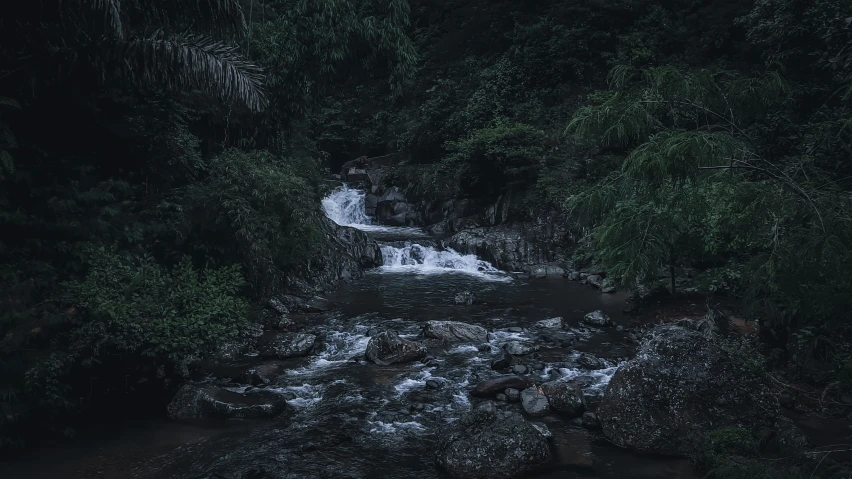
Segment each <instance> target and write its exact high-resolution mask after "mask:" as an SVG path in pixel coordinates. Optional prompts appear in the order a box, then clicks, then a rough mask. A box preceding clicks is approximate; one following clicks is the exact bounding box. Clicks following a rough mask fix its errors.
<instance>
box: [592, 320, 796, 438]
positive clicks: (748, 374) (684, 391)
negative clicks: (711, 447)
mask: <svg viewBox="0 0 852 479" xmlns="http://www.w3.org/2000/svg"><path fill="white" fill-rule="evenodd" d="M746 364H747V360H746V358H743V357H741V353H738V352H735V351H731V350H729V349H725V348H723V347H721V345H720V342H719V340H718V339H717V338H708V337H705V336H704V335H702V334H701V333H699V332H697V331H693V330H689V329H686V328H683V327H680V326H675V325H662V326H658V327H656V328H654V329H652V330H651V331H650V332H649V335H648V336H647V337H646V338H645V339H643V341H642V343H641V345H640V348H639V351H638V353H637V355H636V357H635V358H634V359H633V360H631V361H628V362H627V363H626V364H625V365H623V366H622V367H621V368H619V370H618V371H617V372H616V373H615V375H614V376H613V378H612V380H611V381H610V383H609V386H608V387H607V390H606V392H605V394H604V397H603V400H602V402H601V405H600V407H599V408H598V410H597V416H598V419H599V420H600V423H601V427H602V429H603V432H604V434H605V435H606V437H607V438H608V439H609V440H611V441H612V442H613V443H615V444H617V445H619V446H622V447H630V448H633V449H636V450H639V451H644V452H653V453H659V454H675V455H687V454H690V453H691V452H693V451H695V450H696V448H698V447H700V446H701V444H702V441H703V439H704V436H705V435H706V433H707V432H709V431H711V430H713V429H718V428H722V427H726V426H739V427H745V428H747V429H755V430H757V429H760V428H772V427H773V426H774V424H775V422H776V419H777V418H778V416H779V414H780V407H779V405H778V402H777V400H776V399H775V397H774V396H773V395H772V394H771V392H770V389H769V387H768V385H767V383H766V381H765V380H764V379H763V378H762V377H760V376H759V375H758V373H756V372H754V371H752V370H750V369H748V367H747V366H746Z"/></svg>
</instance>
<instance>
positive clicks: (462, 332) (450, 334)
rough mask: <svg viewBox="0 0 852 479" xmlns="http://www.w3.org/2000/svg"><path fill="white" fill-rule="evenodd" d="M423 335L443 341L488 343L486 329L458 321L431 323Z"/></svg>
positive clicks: (427, 324)
mask: <svg viewBox="0 0 852 479" xmlns="http://www.w3.org/2000/svg"><path fill="white" fill-rule="evenodd" d="M423 335H424V336H426V337H427V338H433V339H440V340H443V341H472V342H477V343H485V342H488V331H487V330H486V329H485V328H483V327H482V326H476V325H473V324H467V323H461V322H458V321H429V322H427V323H426V326H425V327H424V328H423Z"/></svg>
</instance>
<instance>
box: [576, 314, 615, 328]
mask: <svg viewBox="0 0 852 479" xmlns="http://www.w3.org/2000/svg"><path fill="white" fill-rule="evenodd" d="M583 322H584V323H586V324H588V325H591V326H612V320H611V319H609V316H607V315H605V314H604V313H603V311H600V310H598V311H592V312H591V313H588V314H586V315H585V316H583Z"/></svg>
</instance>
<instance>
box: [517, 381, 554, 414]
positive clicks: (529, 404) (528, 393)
mask: <svg viewBox="0 0 852 479" xmlns="http://www.w3.org/2000/svg"><path fill="white" fill-rule="evenodd" d="M521 407H523V408H524V412H525V413H527V414H529V415H530V416H532V417H541V416H544V415H545V414H547V412H548V411H549V410H550V404H549V403H548V402H547V397H546V396H545V395H544V393H542V392H541V391H539V390H538V388H535V387H533V388H527V389H524V390H523V391H521Z"/></svg>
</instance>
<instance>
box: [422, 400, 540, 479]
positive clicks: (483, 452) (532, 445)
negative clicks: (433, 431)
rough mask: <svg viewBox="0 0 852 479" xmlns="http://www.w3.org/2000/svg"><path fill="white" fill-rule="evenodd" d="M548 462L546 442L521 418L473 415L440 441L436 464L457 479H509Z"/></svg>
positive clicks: (481, 413) (504, 414)
mask: <svg viewBox="0 0 852 479" xmlns="http://www.w3.org/2000/svg"><path fill="white" fill-rule="evenodd" d="M549 459H550V447H549V446H548V444H547V438H546V437H545V436H544V435H543V434H542V433H541V432H540V430H539V429H537V428H535V427H534V426H532V425H531V424H530V423H528V422H526V421H525V420H524V418H523V417H522V416H521V415H520V414H517V413H501V412H491V411H473V412H472V413H469V414H467V415H465V416H463V417H462V418H461V419H459V420H458V421H456V422H455V423H454V424H453V427H452V428H451V429H450V431H448V432H447V433H446V436H444V437H442V438H441V440H440V443H439V446H438V453H437V459H436V462H437V464H438V466H439V467H440V468H441V469H443V470H444V471H446V472H447V473H448V474H449V475H450V476H451V477H454V478H458V479H510V478H514V477H519V476H522V475H524V474H528V473H530V472H532V471H534V470H535V469H537V468H538V467H540V466H541V465H543V464H545V463H546V462H547V461H548V460H549Z"/></svg>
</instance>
